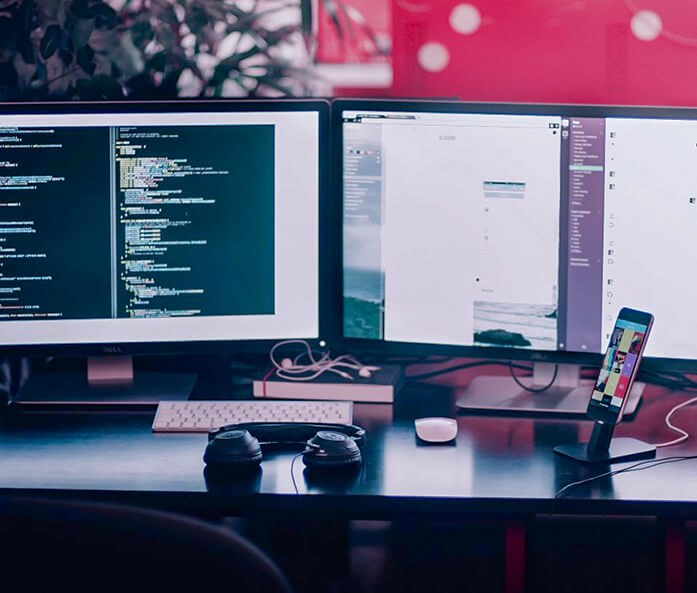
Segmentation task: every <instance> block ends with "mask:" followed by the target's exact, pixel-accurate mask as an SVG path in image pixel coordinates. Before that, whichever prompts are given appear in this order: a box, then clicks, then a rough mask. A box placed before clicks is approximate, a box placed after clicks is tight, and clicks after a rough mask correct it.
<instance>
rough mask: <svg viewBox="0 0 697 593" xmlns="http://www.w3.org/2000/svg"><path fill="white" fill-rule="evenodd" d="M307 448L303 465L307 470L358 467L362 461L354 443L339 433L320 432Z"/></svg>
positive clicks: (308, 442)
mask: <svg viewBox="0 0 697 593" xmlns="http://www.w3.org/2000/svg"><path fill="white" fill-rule="evenodd" d="M307 447H308V449H307V451H305V453H303V463H304V464H305V465H306V466H307V468H308V469H313V468H349V467H358V466H359V465H360V464H361V461H362V457H361V450H360V448H359V447H358V444H357V443H356V441H355V440H354V439H352V438H351V437H349V436H348V435H345V434H343V433H341V432H334V431H330V430H320V431H319V432H318V433H317V434H316V435H315V436H314V437H312V438H311V439H310V440H309V441H307Z"/></svg>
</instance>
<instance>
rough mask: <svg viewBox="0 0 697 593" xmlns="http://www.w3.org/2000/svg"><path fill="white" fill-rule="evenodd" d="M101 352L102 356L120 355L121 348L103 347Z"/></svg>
mask: <svg viewBox="0 0 697 593" xmlns="http://www.w3.org/2000/svg"><path fill="white" fill-rule="evenodd" d="M102 352H104V354H121V348H120V347H119V346H103V347H102Z"/></svg>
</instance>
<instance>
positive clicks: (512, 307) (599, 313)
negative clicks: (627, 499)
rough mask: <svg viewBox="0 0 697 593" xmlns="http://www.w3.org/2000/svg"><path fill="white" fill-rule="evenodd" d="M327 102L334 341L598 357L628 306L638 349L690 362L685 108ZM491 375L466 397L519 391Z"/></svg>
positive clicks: (693, 124) (690, 162)
mask: <svg viewBox="0 0 697 593" xmlns="http://www.w3.org/2000/svg"><path fill="white" fill-rule="evenodd" d="M332 109H333V120H334V122H333V132H334V134H335V138H336V140H337V144H336V149H335V166H336V168H337V170H338V171H339V173H338V176H339V178H340V181H341V182H340V183H338V184H337V187H338V192H339V193H340V196H338V197H337V199H338V200H339V201H340V202H341V204H342V209H343V210H342V213H341V217H340V219H341V229H342V231H341V233H342V235H341V236H342V238H343V260H342V262H341V263H340V264H338V265H340V267H341V269H342V279H341V283H340V284H341V289H340V292H341V304H342V308H341V310H342V313H341V315H339V319H340V323H341V327H338V328H337V332H338V333H339V335H341V336H342V338H343V341H344V345H345V346H347V347H353V348H357V347H361V346H362V347H363V348H369V349H373V350H378V351H382V352H392V353H403V354H408V353H411V354H414V353H422V354H423V353H429V352H432V353H436V352H437V353H441V354H442V353H448V354H453V355H461V356H472V357H477V358H497V359H501V358H503V359H508V360H529V361H535V362H551V363H574V364H593V365H596V364H598V363H599V362H600V356H601V354H600V353H601V351H603V350H604V348H605V347H606V346H607V342H608V339H609V337H610V335H609V334H610V332H611V331H612V327H613V324H614V321H615V318H616V315H617V312H618V311H619V309H620V308H621V307H624V306H627V307H632V308H636V309H641V310H645V311H650V312H652V313H653V314H654V315H655V318H656V323H655V328H654V334H653V336H652V338H651V340H650V342H649V343H648V346H647V350H646V356H647V358H645V360H646V363H645V364H646V365H647V366H649V367H653V368H661V369H666V368H672V369H678V370H680V369H682V370H688V369H695V368H697V340H696V339H695V336H697V309H696V308H695V307H694V306H693V304H694V302H696V301H697V280H695V279H694V278H693V277H692V274H691V271H690V270H691V267H690V262H691V261H693V260H695V259H696V258H697V241H695V238H694V237H695V231H697V185H696V184H695V182H696V179H697V178H696V177H695V173H694V169H695V167H694V163H695V162H697V161H696V159H697V110H688V109H666V108H625V107H590V106H560V105H510V104H508V105H506V104H469V103H455V102H450V103H444V102H440V103H437V102H427V101H395V102H389V101H369V100H365V101H361V100H342V101H337V102H335V103H334V105H333V108H332ZM337 218H338V217H337ZM540 370H541V372H540V375H543V374H545V369H544V368H542V367H540ZM548 371H549V369H547V372H548ZM562 374H563V373H562ZM572 375H574V376H572V377H571V379H570V383H571V385H573V384H574V383H575V382H576V383H577V381H578V374H577V373H572ZM496 381H497V382H495V384H490V385H489V386H490V387H491V389H490V390H488V391H486V390H485V391H486V392H485V393H484V392H482V393H480V394H479V396H478V398H479V399H478V401H477V403H476V405H474V406H472V407H475V408H477V407H490V406H491V405H492V401H493V399H492V398H494V399H495V398H496V397H499V399H501V400H502V401H504V402H505V401H509V400H515V399H516V398H519V399H520V398H522V397H523V393H522V391H523V390H521V389H520V388H519V387H517V386H516V385H515V384H513V383H512V382H511V378H510V377H501V378H498V379H497V380H496ZM540 382H543V381H540ZM567 382H568V381H567ZM480 384H481V383H480ZM553 391H554V390H550V391H548V392H546V393H545V395H538V396H536V397H534V398H533V400H532V403H530V402H528V403H527V404H526V405H530V406H532V407H533V408H534V409H539V410H545V409H547V408H549V407H551V408H553V409H555V410H556V411H564V410H563V409H559V408H558V405H557V404H558V400H559V399H560V397H561V399H565V398H567V395H568V394H569V390H568V389H567V390H565V391H564V393H563V396H562V394H561V393H557V394H556V396H557V400H556V403H553V402H552V401H551V398H552V393H553ZM497 392H498V393H499V396H497V395H495V394H496V393H497ZM588 393H589V392H588V391H587V389H586V388H584V389H582V390H581V392H580V393H577V395H578V396H579V397H580V400H579V403H577V404H576V405H575V407H574V406H572V407H573V408H574V411H576V412H582V411H585V406H586V404H587V398H588ZM470 395H471V392H470ZM465 399H466V398H465ZM475 399H477V398H475ZM584 400H585V401H584ZM464 403H466V402H464ZM567 403H568V402H567ZM565 405H566V404H563V405H562V406H561V407H562V408H564V406H565ZM630 411H631V410H630Z"/></svg>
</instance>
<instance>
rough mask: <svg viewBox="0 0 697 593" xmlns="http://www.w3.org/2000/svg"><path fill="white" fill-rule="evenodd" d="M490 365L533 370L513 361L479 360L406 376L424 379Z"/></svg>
mask: <svg viewBox="0 0 697 593" xmlns="http://www.w3.org/2000/svg"><path fill="white" fill-rule="evenodd" d="M488 365H506V366H509V365H510V366H512V367H513V368H516V369H521V370H523V371H532V369H531V368H530V367H528V366H523V365H520V364H515V363H512V362H505V361H501V360H479V361H477V362H465V363H462V364H456V365H454V366H451V367H446V368H444V369H438V370H435V371H429V372H428V373H420V374H418V375H408V376H407V377H406V380H407V381H423V380H424V379H430V378H431V377H438V376H439V375H447V374H448V373H453V372H455V371H461V370H462V369H471V368H474V367H481V366H488Z"/></svg>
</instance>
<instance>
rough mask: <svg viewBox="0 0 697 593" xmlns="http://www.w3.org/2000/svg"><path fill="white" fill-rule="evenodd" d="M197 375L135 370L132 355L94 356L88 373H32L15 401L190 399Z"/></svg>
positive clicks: (94, 402) (133, 402)
mask: <svg viewBox="0 0 697 593" xmlns="http://www.w3.org/2000/svg"><path fill="white" fill-rule="evenodd" d="M49 366H50V365H49ZM196 378H197V377H196V374H193V373H162V372H150V371H147V372H134V369H133V359H132V357H130V356H100V357H90V358H88V359H87V372H86V373H85V372H84V369H83V370H82V371H80V370H77V369H70V370H64V369H53V368H48V369H45V370H43V369H42V370H40V371H37V372H34V373H32V374H31V376H30V377H29V380H28V381H27V382H26V384H25V385H24V386H23V387H22V389H21V390H20V392H19V393H18V394H17V396H16V397H15V398H13V399H12V403H17V404H20V405H23V406H37V407H39V406H56V405H63V406H83V405H100V406H109V405H145V406H155V405H157V404H158V403H159V402H160V401H162V400H186V399H188V398H189V395H190V393H191V391H192V389H193V387H194V383H196Z"/></svg>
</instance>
